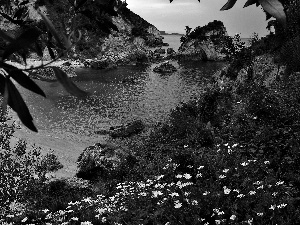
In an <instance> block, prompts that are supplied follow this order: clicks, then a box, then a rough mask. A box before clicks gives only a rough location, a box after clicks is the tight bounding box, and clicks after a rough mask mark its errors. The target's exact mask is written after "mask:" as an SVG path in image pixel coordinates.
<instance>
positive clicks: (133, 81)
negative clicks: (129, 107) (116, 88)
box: [122, 77, 137, 84]
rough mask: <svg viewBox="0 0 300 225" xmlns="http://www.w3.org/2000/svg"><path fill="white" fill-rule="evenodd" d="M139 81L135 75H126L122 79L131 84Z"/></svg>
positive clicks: (123, 81)
mask: <svg viewBox="0 0 300 225" xmlns="http://www.w3.org/2000/svg"><path fill="white" fill-rule="evenodd" d="M136 82H137V81H136V79H135V78H134V77H126V78H124V79H123V80H122V83H123V84H125V83H129V84H135V83H136Z"/></svg>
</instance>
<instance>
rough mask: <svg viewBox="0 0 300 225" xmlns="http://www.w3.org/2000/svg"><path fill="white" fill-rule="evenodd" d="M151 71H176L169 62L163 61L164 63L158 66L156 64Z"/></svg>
mask: <svg viewBox="0 0 300 225" xmlns="http://www.w3.org/2000/svg"><path fill="white" fill-rule="evenodd" d="M153 71H154V72H156V73H173V72H175V71H177V69H176V67H175V66H173V65H172V64H171V63H169V62H165V63H162V64H160V65H159V66H156V67H155V68H154V69H153Z"/></svg>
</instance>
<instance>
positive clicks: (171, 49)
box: [167, 48, 176, 55]
mask: <svg viewBox="0 0 300 225" xmlns="http://www.w3.org/2000/svg"><path fill="white" fill-rule="evenodd" d="M175 53H176V52H175V51H174V49H173V48H168V49H167V54H168V55H172V54H175Z"/></svg>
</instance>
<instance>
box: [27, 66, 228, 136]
mask: <svg viewBox="0 0 300 225" xmlns="http://www.w3.org/2000/svg"><path fill="white" fill-rule="evenodd" d="M172 63H173V64H174V65H175V66H176V68H178V71H177V72H175V73H173V74H171V75H167V74H164V75H162V74H158V73H155V72H153V71H152V70H153V68H154V67H155V66H156V65H151V66H149V67H138V66H124V67H120V68H118V69H115V70H110V71H97V70H88V69H81V70H79V71H78V77H77V78H76V80H75V82H76V84H77V85H78V86H79V87H81V88H82V89H84V90H87V91H89V92H90V93H91V96H89V97H88V98H85V99H79V98H76V97H73V96H70V95H69V94H68V93H67V92H66V91H65V90H63V88H62V87H61V85H60V84H59V83H57V82H52V83H48V82H43V81H37V83H38V84H39V85H40V86H41V88H42V89H43V90H44V91H45V93H46V95H47V99H43V98H41V97H39V96H37V95H35V94H32V93H31V92H29V91H26V90H24V89H22V93H23V96H25V97H24V98H25V101H26V102H27V103H28V105H29V108H30V111H31V112H32V114H33V117H34V118H35V123H36V125H37V127H38V129H44V130H47V131H49V130H53V131H70V132H72V133H76V134H84V135H91V134H93V133H94V131H96V130H99V129H103V128H108V127H110V126H111V125H116V124H120V123H124V122H127V121H131V120H134V119H142V120H143V121H145V122H146V123H148V124H153V123H156V122H158V121H162V120H164V119H166V118H167V116H168V113H169V112H170V110H171V109H173V108H175V107H176V106H177V105H179V104H180V102H186V101H188V100H189V99H191V98H194V97H197V96H199V95H200V94H201V93H202V92H203V87H204V84H205V82H207V80H208V79H209V78H210V77H211V75H212V74H213V73H214V72H216V71H217V70H218V69H220V68H221V67H222V66H223V65H224V64H223V63H212V62H209V63H205V62H201V63H199V62H198V63H195V62H194V63H183V64H178V63H177V62H172ZM128 78H133V79H134V81H135V82H134V83H130V82H122V81H123V80H124V79H128Z"/></svg>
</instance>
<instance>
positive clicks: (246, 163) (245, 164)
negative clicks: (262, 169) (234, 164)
mask: <svg viewBox="0 0 300 225" xmlns="http://www.w3.org/2000/svg"><path fill="white" fill-rule="evenodd" d="M241 165H242V166H248V165H249V163H248V162H243V163H241Z"/></svg>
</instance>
